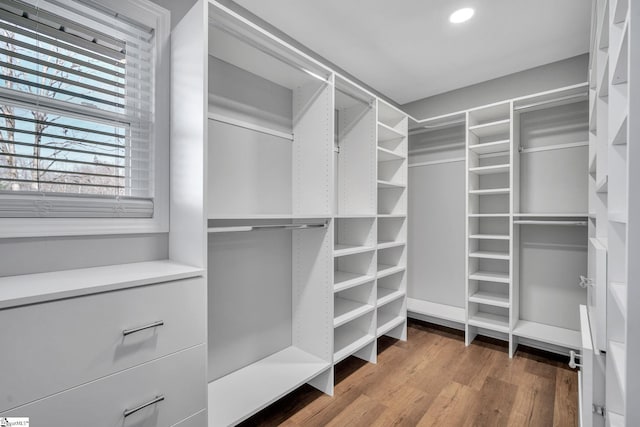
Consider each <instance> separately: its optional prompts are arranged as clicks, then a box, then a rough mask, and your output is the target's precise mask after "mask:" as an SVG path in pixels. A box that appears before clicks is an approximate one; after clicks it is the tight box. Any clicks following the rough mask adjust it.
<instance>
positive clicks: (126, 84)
mask: <svg viewBox="0 0 640 427" xmlns="http://www.w3.org/2000/svg"><path fill="white" fill-rule="evenodd" d="M33 4H37V7H35V6H34V5H33ZM33 4H32V3H31V2H29V1H24V2H23V1H16V0H0V217H17V218H22V217H67V218H69V217H134V218H149V217H152V216H153V191H154V189H153V185H152V183H153V173H154V171H153V169H154V168H153V145H152V140H153V102H154V100H153V87H154V78H155V61H154V57H155V52H154V32H153V30H152V29H150V28H146V27H144V26H142V25H138V24H136V23H133V22H131V21H127V20H124V19H122V18H120V17H118V16H117V14H115V13H113V14H112V13H109V11H108V10H106V9H104V8H102V7H101V8H100V10H98V9H97V8H96V7H90V6H88V5H87V4H88V3H86V2H85V3H78V2H75V1H71V0H48V1H44V0H39V1H34V2H33Z"/></svg>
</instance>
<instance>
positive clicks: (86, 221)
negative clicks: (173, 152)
mask: <svg viewBox="0 0 640 427" xmlns="http://www.w3.org/2000/svg"><path fill="white" fill-rule="evenodd" d="M22 1H24V2H25V3H28V4H31V5H33V6H37V4H38V0H22ZM57 1H58V2H59V3H63V4H70V5H74V6H75V7H88V8H91V7H92V3H94V4H96V5H100V2H99V1H95V0H76V1H74V0H57ZM108 7H109V9H110V10H111V11H113V12H117V13H118V14H119V15H120V16H123V17H125V18H126V19H130V20H132V21H135V22H139V23H141V24H143V25H145V26H147V27H150V28H153V29H154V30H155V38H154V44H155V45H154V48H155V51H156V52H155V53H156V64H155V73H156V75H155V87H154V91H155V93H154V112H155V113H154V115H155V123H154V129H153V132H152V137H151V139H152V144H153V147H154V150H153V158H152V161H153V166H152V168H153V170H154V174H153V181H152V183H151V187H152V189H153V204H154V212H153V216H152V217H151V218H46V217H31V218H0V238H22V237H53V236H82V235H106V234H148V233H167V232H168V231H169V131H170V129H169V114H170V98H169V93H170V91H169V84H170V68H169V67H170V61H169V55H170V32H171V15H170V12H169V11H168V10H166V9H164V8H163V7H161V6H159V5H157V4H155V3H152V2H151V1H149V0H110V1H109V5H108ZM34 196H35V195H34ZM28 198H29V196H28V195H27V196H26V199H27V200H28Z"/></svg>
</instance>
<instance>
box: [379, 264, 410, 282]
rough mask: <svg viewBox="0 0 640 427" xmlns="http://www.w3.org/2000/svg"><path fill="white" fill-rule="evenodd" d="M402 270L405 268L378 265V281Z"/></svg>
mask: <svg viewBox="0 0 640 427" xmlns="http://www.w3.org/2000/svg"><path fill="white" fill-rule="evenodd" d="M404 270H405V267H404V266H401V265H386V264H378V279H380V278H382V277H387V276H391V275H392V274H396V273H400V272H401V271H404Z"/></svg>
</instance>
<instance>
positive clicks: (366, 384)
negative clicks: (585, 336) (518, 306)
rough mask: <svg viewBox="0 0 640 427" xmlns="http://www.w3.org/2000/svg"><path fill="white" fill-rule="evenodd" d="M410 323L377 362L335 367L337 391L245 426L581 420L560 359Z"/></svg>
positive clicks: (294, 396)
mask: <svg viewBox="0 0 640 427" xmlns="http://www.w3.org/2000/svg"><path fill="white" fill-rule="evenodd" d="M507 351H508V349H507V346H506V343H503V342H501V341H497V340H491V339H487V338H478V339H476V340H475V341H474V342H473V344H472V345H471V346H469V347H467V348H465V346H464V337H463V335H462V332H460V331H455V330H451V329H446V328H441V327H437V326H435V325H431V324H427V323H423V322H419V321H414V320H410V321H409V327H408V341H407V342H401V341H396V340H393V339H391V338H387V337H382V338H380V339H379V340H378V363H377V364H376V365H374V364H370V363H366V362H364V361H362V360H360V359H356V358H354V357H350V358H347V359H346V360H345V361H343V362H342V363H340V364H339V365H338V366H337V367H336V388H335V395H334V396H333V397H329V396H326V395H324V394H323V393H321V392H319V391H317V390H316V389H314V388H312V387H311V386H308V385H305V386H303V387H301V388H300V389H298V390H296V391H295V392H293V393H291V394H290V395H288V396H286V397H284V398H283V399H281V400H280V401H278V402H276V403H274V404H273V405H271V406H269V407H268V408H266V409H264V410H263V411H261V412H259V413H258V414H256V415H254V416H253V417H251V418H250V419H248V420H247V421H245V422H244V423H242V426H277V425H282V426H291V427H295V426H305V427H307V426H367V427H369V426H438V427H442V426H452V427H458V426H517V427H520V426H544V427H547V426H556V427H571V426H577V425H578V376H577V373H576V371H574V370H571V369H569V368H568V366H567V360H565V358H563V357H560V356H556V355H553V354H550V353H544V352H540V351H536V350H533V349H522V347H519V348H518V352H517V354H516V356H515V357H514V358H513V359H511V360H510V359H509V355H508V352H507Z"/></svg>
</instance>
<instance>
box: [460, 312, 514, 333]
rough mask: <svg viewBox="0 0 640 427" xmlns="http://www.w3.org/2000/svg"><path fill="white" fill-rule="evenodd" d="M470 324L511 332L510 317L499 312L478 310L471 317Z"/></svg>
mask: <svg viewBox="0 0 640 427" xmlns="http://www.w3.org/2000/svg"><path fill="white" fill-rule="evenodd" d="M469 325H470V326H475V327H478V328H484V329H489V330H492V331H496V332H502V333H505V334H507V333H509V318H508V317H506V316H500V315H499V314H492V313H484V312H477V313H475V314H474V315H473V316H470V317H469Z"/></svg>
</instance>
